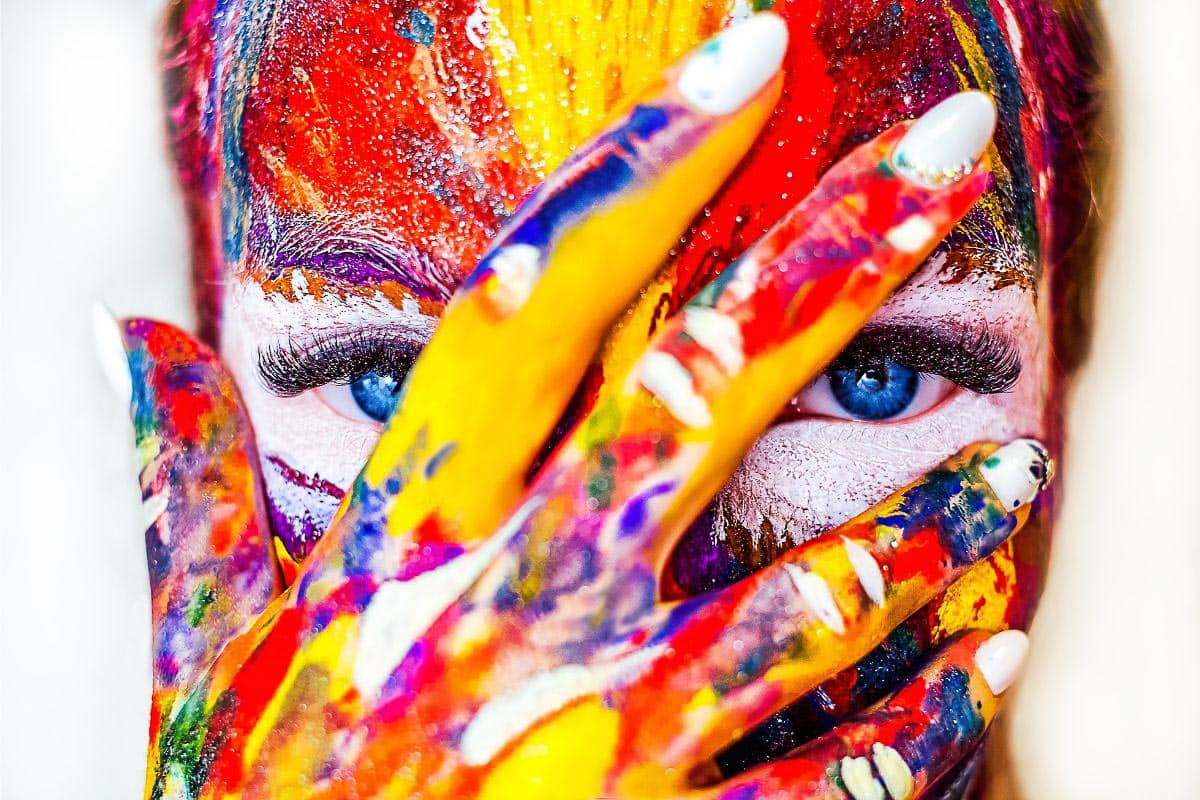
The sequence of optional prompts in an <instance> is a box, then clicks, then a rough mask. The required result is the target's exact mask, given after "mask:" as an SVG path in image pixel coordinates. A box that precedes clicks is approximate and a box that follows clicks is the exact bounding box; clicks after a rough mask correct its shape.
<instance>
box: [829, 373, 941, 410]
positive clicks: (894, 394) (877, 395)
mask: <svg viewBox="0 0 1200 800" xmlns="http://www.w3.org/2000/svg"><path fill="white" fill-rule="evenodd" d="M920 383H921V375H920V373H918V372H917V371H915V370H912V369H909V368H908V367H906V366H904V365H903V364H899V363H897V362H895V361H891V360H883V361H880V362H877V363H875V364H872V365H870V366H855V367H844V368H841V369H835V370H833V371H831V372H830V373H829V389H830V391H832V392H833V397H834V399H835V400H837V403H838V405H840V406H841V407H842V408H844V409H845V410H846V412H847V413H848V414H850V416H852V417H855V418H856V419H865V420H871V421H878V420H883V419H888V418H890V417H894V416H896V415H897V414H900V413H902V412H903V411H904V410H905V409H907V408H908V407H909V405H911V404H912V401H913V398H915V397H916V396H917V389H918V388H919V385H920Z"/></svg>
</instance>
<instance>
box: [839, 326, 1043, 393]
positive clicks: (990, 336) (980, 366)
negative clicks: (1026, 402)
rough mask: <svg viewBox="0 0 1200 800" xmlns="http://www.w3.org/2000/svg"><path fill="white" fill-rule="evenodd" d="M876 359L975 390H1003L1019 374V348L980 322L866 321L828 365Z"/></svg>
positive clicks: (866, 362)
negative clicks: (943, 324)
mask: <svg viewBox="0 0 1200 800" xmlns="http://www.w3.org/2000/svg"><path fill="white" fill-rule="evenodd" d="M882 361H895V362H897V363H900V364H903V365H905V366H906V367H908V368H909V369H913V370H916V371H918V372H924V373H928V374H934V375H940V376H942V377H943V378H947V379H949V380H952V381H954V382H955V383H957V384H958V385H959V386H962V387H964V388H967V389H970V390H971V391H973V392H978V393H979V394H999V393H1001V392H1007V391H1008V390H1010V389H1012V387H1013V386H1014V385H1015V384H1016V382H1017V379H1018V378H1020V376H1021V352H1020V350H1019V349H1018V348H1017V346H1016V344H1014V343H1013V342H1012V340H1011V339H1009V338H1008V337H1007V336H1004V335H1002V334H999V333H997V332H996V331H994V330H992V329H991V328H990V327H988V326H986V325H982V326H971V327H955V326H947V327H925V326H923V325H920V326H919V325H905V324H888V325H872V326H868V327H866V328H864V329H863V330H862V332H861V333H859V335H858V336H857V337H856V338H855V339H854V341H852V342H851V343H850V344H849V346H847V347H846V349H845V350H843V351H842V353H841V355H839V356H838V357H837V358H836V359H834V361H833V363H832V364H830V366H829V369H830V371H833V370H837V369H855V368H861V367H862V366H870V365H873V364H879V363H881V362H882Z"/></svg>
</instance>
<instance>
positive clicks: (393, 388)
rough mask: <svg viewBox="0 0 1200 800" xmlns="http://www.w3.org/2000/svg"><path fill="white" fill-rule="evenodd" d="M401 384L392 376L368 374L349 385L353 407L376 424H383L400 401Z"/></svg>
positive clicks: (375, 373)
mask: <svg viewBox="0 0 1200 800" xmlns="http://www.w3.org/2000/svg"><path fill="white" fill-rule="evenodd" d="M400 386H401V382H400V381H399V380H398V379H397V378H396V376H394V375H389V374H387V373H379V372H368V373H367V374H366V375H363V376H362V377H361V378H359V379H358V380H356V381H354V382H353V383H351V384H350V394H351V396H352V397H353V398H354V403H355V405H357V406H358V408H359V410H361V411H362V412H363V413H364V414H366V415H367V416H368V417H370V418H371V419H373V420H375V421H376V422H385V421H387V418H388V417H389V416H390V415H391V413H392V410H393V409H395V408H396V401H397V400H399V399H400Z"/></svg>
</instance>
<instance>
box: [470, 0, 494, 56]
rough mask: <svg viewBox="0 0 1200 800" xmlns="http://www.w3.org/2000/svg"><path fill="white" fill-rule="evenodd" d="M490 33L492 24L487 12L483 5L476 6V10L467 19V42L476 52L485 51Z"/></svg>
mask: <svg viewBox="0 0 1200 800" xmlns="http://www.w3.org/2000/svg"><path fill="white" fill-rule="evenodd" d="M489 33H491V24H490V20H489V17H488V14H487V11H486V10H485V9H484V8H483V6H482V5H479V6H476V7H475V10H474V11H472V12H471V14H470V16H468V17H467V25H466V34H467V41H469V42H470V43H471V46H472V47H474V48H475V49H476V50H483V49H484V48H486V47H487V38H488V34H489Z"/></svg>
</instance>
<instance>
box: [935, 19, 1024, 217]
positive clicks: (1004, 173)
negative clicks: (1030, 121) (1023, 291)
mask: <svg viewBox="0 0 1200 800" xmlns="http://www.w3.org/2000/svg"><path fill="white" fill-rule="evenodd" d="M943 6H944V7H945V9H946V14H947V16H948V17H949V18H950V27H951V28H953V30H954V36H955V38H956V39H958V44H959V46H960V47H961V48H962V51H963V56H964V57H965V58H966V60H967V69H969V70H970V71H971V75H970V78H968V77H967V76H966V75H964V74H963V72H962V70H960V69H959V68H958V65H953V66H954V72H955V74H956V75H957V76H958V84H959V86H960V87H961V88H962V89H974V88H978V89H979V90H980V91H982V92H986V93H987V94H989V95H995V93H996V80H995V76H994V75H993V74H992V67H991V65H990V64H989V63H988V60H987V55H986V54H985V53H984V52H983V46H982V45H981V44H980V43H979V37H977V36H976V35H975V32H974V31H973V30H971V26H970V25H968V24H967V23H966V21H964V20H963V18H962V15H960V14H959V13H958V12H957V11H955V10H954V9H953V8H952V7H951V6H950V4H949V3H943ZM987 158H988V161H989V162H990V165H991V170H992V175H993V176H995V178H996V183H997V184H1000V185H1008V184H1011V183H1012V175H1011V174H1010V173H1009V171H1008V167H1006V166H1005V164H1004V161H1003V160H1001V158H1000V151H999V149H997V147H996V143H995V142H994V141H993V142H991V143H990V144H988V149H987ZM979 206H980V208H982V209H983V210H984V211H985V212H986V213H987V215H988V218H989V219H990V220H991V221H992V223H993V224H994V225H995V226H996V227H997V228H998V229H1000V230H1004V229H1005V227H1006V225H1005V222H1004V209H1003V208H1002V207H1001V205H1000V198H999V197H997V196H996V194H995V193H994V192H988V193H987V194H985V195H984V196H983V197H982V198H980V200H979Z"/></svg>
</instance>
